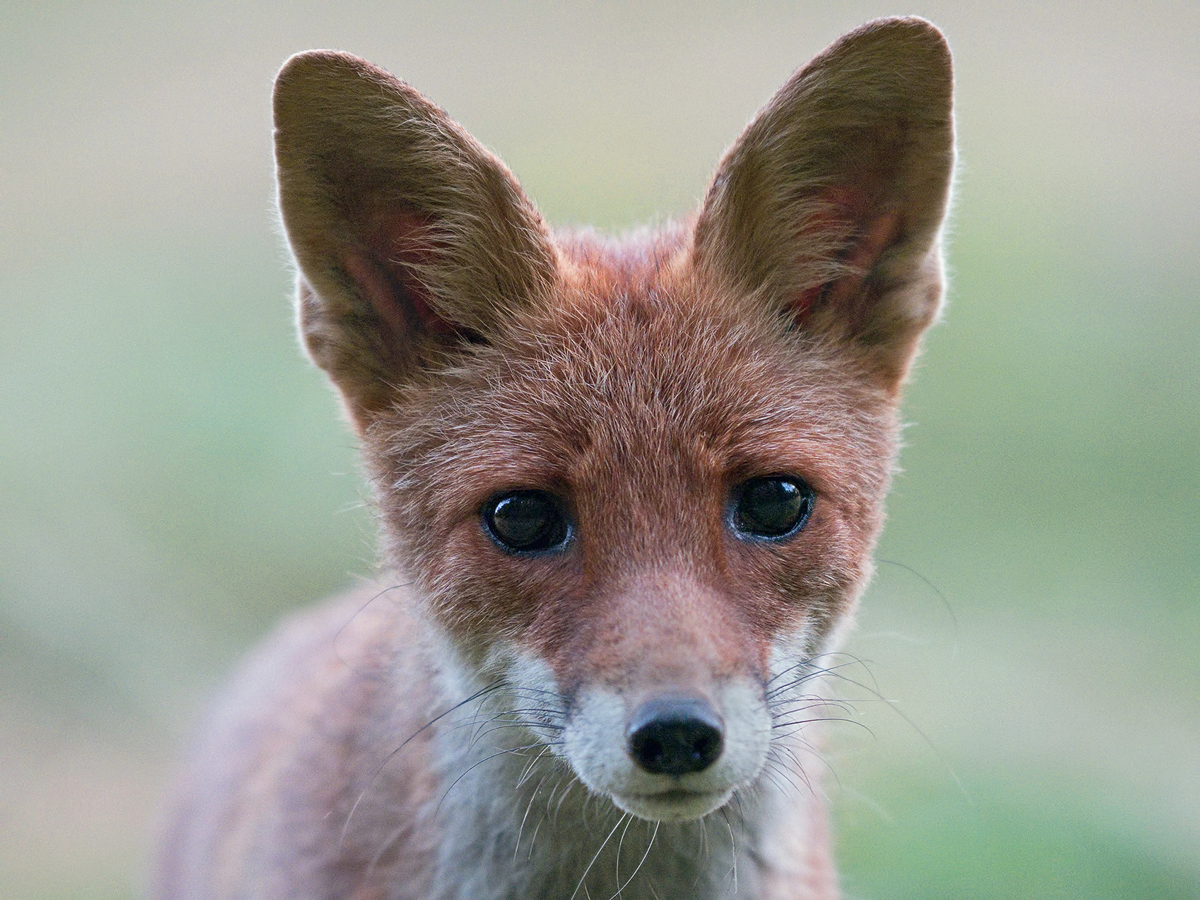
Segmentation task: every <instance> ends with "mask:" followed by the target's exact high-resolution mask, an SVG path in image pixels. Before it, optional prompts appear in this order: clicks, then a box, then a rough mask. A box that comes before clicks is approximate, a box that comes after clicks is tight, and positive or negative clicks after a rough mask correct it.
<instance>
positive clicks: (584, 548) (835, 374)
mask: <svg viewBox="0 0 1200 900" xmlns="http://www.w3.org/2000/svg"><path fill="white" fill-rule="evenodd" d="M950 98H951V73H950V60H949V54H948V51H947V49H946V46H945V43H944V41H943V40H942V38H941V35H940V34H939V33H938V32H937V31H936V30H935V29H934V28H933V27H932V26H930V25H928V23H925V22H922V21H920V20H915V19H903V20H888V21H882V22H878V23H872V24H871V25H868V26H866V27H864V28H863V29H860V30H859V31H857V32H854V33H852V34H850V35H848V36H847V37H845V38H843V39H842V40H841V41H839V42H838V43H836V44H834V45H833V46H832V47H830V48H829V49H828V50H826V51H825V52H824V53H823V54H821V55H820V56H819V57H817V58H816V59H815V60H814V61H813V62H811V63H810V64H809V65H808V66H806V67H805V68H803V69H801V70H800V71H799V72H797V73H796V75H794V76H793V77H792V79H791V80H789V82H788V83H787V84H786V85H785V86H784V87H783V88H782V89H781V90H780V92H779V93H778V94H777V95H776V96H775V97H774V98H773V99H772V100H771V101H770V103H768V105H767V106H766V107H764V109H763V110H762V111H761V112H760V113H759V114H758V115H757V116H756V117H755V118H754V120H753V121H752V122H751V123H750V124H749V126H748V127H747V128H746V130H745V132H743V134H742V135H741V137H740V138H739V139H738V140H737V141H736V142H735V144H734V145H733V147H732V148H731V149H730V150H729V151H728V153H727V154H726V156H725V157H724V159H723V160H722V161H721V162H720V164H719V166H718V168H717V171H716V174H715V175H714V177H713V180H712V182H711V184H710V186H709V188H708V191H707V193H706V195H705V198H704V200H703V202H702V203H701V205H700V208H699V210H698V212H697V213H696V214H695V215H693V216H692V217H690V218H688V219H687V220H685V221H683V222H681V223H679V224H677V225H675V226H672V227H670V228H668V229H666V230H665V231H664V232H663V233H661V234H657V235H652V236H645V235H641V236H633V237H630V238H627V239H621V240H616V239H607V238H602V237H599V236H596V235H593V234H590V233H574V234H561V235H554V234H553V233H551V232H550V231H549V229H548V228H547V227H546V225H545V224H544V222H543V221H542V219H541V217H540V215H539V214H538V213H537V211H536V208H535V207H534V205H533V204H532V202H531V201H530V200H529V199H528V198H527V197H526V196H525V195H524V193H523V192H522V191H521V189H520V187H519V185H518V184H517V182H516V180H515V179H514V178H513V176H512V174H511V173H510V172H509V171H508V170H507V169H506V168H505V167H504V166H503V164H502V163H501V162H500V161H499V160H498V159H497V158H496V157H494V156H493V155H492V154H490V153H489V152H488V151H486V150H485V149H484V148H483V147H481V146H480V145H479V144H478V143H477V142H476V141H475V140H474V139H473V138H471V137H470V136H469V135H468V134H466V132H465V131H463V130H462V129H461V127H459V126H458V125H457V124H456V123H454V122H453V121H452V120H451V119H450V118H449V117H448V116H447V115H446V114H445V113H444V112H443V111H442V110H440V109H439V108H437V107H436V106H434V105H433V104H432V103H430V102H429V101H428V100H426V99H425V98H424V97H422V96H421V95H420V94H419V93H417V92H416V91H415V90H413V89H412V88H411V87H409V86H408V85H406V84H404V83H403V82H401V81H399V80H397V79H396V78H394V77H393V76H391V75H389V74H387V73H386V72H383V71H382V70H380V69H377V68H375V67H373V66H371V65H370V64H368V63H366V62H364V61H362V60H360V59H357V58H355V57H351V56H348V55H346V54H341V53H336V52H332V51H314V52H312V53H307V54H301V55H300V56H297V57H294V58H293V59H292V60H291V61H289V63H288V64H287V65H286V66H285V68H284V69H283V71H282V72H281V73H280V76H279V79H278V82H277V87H276V95H275V112H276V125H277V132H276V147H277V159H278V174H279V182H280V205H281V209H282V213H283V220H284V224H285V227H286V230H287V234H288V238H289V241H290V243H291V246H292V249H293V252H294V253H295V257H296V261H297V264H298V269H299V272H300V277H299V297H300V303H299V307H300V313H299V319H300V328H301V333H302V336H303V339H304V342H305V344H306V346H307V348H308V351H309V353H310V354H311V356H312V357H313V359H314V360H315V361H316V362H317V363H318V364H319V365H320V366H321V367H322V368H324V369H325V370H326V371H327V372H328V373H329V375H330V377H331V378H332V380H333V382H334V384H335V385H336V387H337V388H338V390H339V392H340V395H341V397H342V399H343V402H344V405H345V409H346V412H347V415H348V417H349V419H350V421H351V423H352V424H353V426H354V428H355V429H356V431H357V433H358V434H359V436H360V438H361V442H362V448H363V453H364V458H365V460H366V466H367V470H368V473H369V475H370V478H371V482H372V484H373V486H374V491H375V496H376V501H377V504H378V509H379V514H380V519H381V522H382V525H383V533H384V552H385V556H386V559H387V561H388V563H389V564H390V565H391V566H392V567H393V568H394V569H395V570H396V571H398V572H400V573H402V576H401V579H402V580H405V581H411V583H412V585H413V590H412V595H413V597H414V598H415V600H414V602H415V604H416V606H417V612H418V615H419V616H420V618H421V619H422V620H423V621H425V622H427V623H428V624H429V626H430V629H431V632H432V634H433V635H434V637H433V641H434V642H435V644H436V647H437V651H436V657H437V660H438V663H437V668H438V673H437V677H439V678H440V679H442V681H443V682H444V684H445V685H446V686H447V693H448V694H449V695H450V696H457V697H460V698H461V697H471V696H479V695H480V694H481V693H484V692H490V694H491V695H492V702H493V703H494V704H495V705H496V708H497V709H498V710H499V713H498V716H499V718H500V719H502V720H503V721H504V722H505V723H506V725H510V726H511V727H512V729H513V730H514V734H516V735H517V736H514V737H513V738H512V741H513V742H514V743H521V744H522V746H530V747H536V748H537V752H541V753H544V754H546V755H549V756H551V757H553V758H555V759H558V760H560V761H561V762H563V763H564V764H565V765H566V766H567V767H568V768H569V770H570V771H571V772H572V773H573V774H574V776H575V777H576V778H578V780H579V781H581V782H582V783H583V784H584V785H586V787H587V788H588V789H590V791H591V792H593V793H594V794H597V795H600V796H601V797H604V798H607V799H608V800H611V801H612V803H613V804H615V806H616V807H617V808H618V809H620V810H622V811H624V812H626V813H630V814H632V815H634V816H638V817H641V818H644V819H649V820H654V821H673V820H690V819H697V818H700V817H703V816H705V815H707V814H709V813H711V812H713V811H714V810H716V809H719V808H720V807H722V806H723V805H724V804H726V803H727V802H728V801H729V800H730V798H731V797H733V796H734V795H735V794H737V793H738V792H746V791H748V790H750V789H751V788H753V787H754V786H755V785H756V784H757V783H758V782H759V781H760V779H761V778H762V776H763V771H764V767H766V766H768V765H770V764H771V763H772V761H776V762H779V761H781V760H784V758H785V757H787V756H789V755H794V753H793V748H794V746H795V745H796V744H797V743H798V742H801V741H802V740H803V739H802V738H801V737H799V736H798V735H797V733H796V732H797V727H798V726H797V722H798V721H802V720H805V719H807V718H810V717H817V718H819V711H817V710H818V708H819V705H820V702H821V701H820V695H821V691H820V688H819V684H820V681H821V677H822V674H823V672H824V670H825V668H826V666H827V662H826V656H827V654H829V653H830V652H831V651H833V650H834V649H836V647H837V645H838V641H839V640H840V637H841V635H842V634H843V633H844V631H845V629H846V628H847V626H848V623H849V622H850V621H851V618H852V614H853V610H854V607H855V604H856V603H857V600H858V597H859V595H860V593H861V592H862V590H863V588H864V586H865V584H866V582H867V580H868V578H869V575H870V571H871V561H870V560H871V551H872V548H873V546H874V542H875V540H876V537H877V534H878V531H879V528H880V525H881V522H882V518H883V499H884V494H885V493H886V490H887V486H888V481H889V477H890V473H891V470H892V466H893V460H894V455H895V445H896V432H897V413H896V406H897V402H898V396H899V390H900V387H901V384H902V383H903V381H904V379H905V377H906V374H907V372H908V370H909V367H910V364H911V361H912V359H913V356H914V354H915V352H916V349H917V345H918V340H919V337H920V335H921V333H922V332H923V331H924V329H925V328H926V327H927V326H928V325H929V324H930V323H931V322H932V321H933V320H934V319H935V318H936V316H937V312H938V307H939V302H940V297H941V292H942V265H941V250H940V232H941V227H942V220H943V217H944V214H945V210H946V204H947V199H948V191H949V185H950V179H951V172H952V167H953V126H952V116H951V99H950ZM808 710H814V711H813V712H812V714H811V716H810V715H808V714H806V711H808Z"/></svg>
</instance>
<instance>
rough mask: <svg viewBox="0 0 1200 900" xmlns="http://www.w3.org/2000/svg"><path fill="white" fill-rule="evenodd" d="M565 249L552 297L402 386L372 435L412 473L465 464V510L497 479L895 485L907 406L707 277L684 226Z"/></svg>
mask: <svg viewBox="0 0 1200 900" xmlns="http://www.w3.org/2000/svg"><path fill="white" fill-rule="evenodd" d="M565 249H566V251H567V253H569V254H570V255H569V257H568V258H569V260H570V261H571V262H572V263H573V265H571V266H570V267H569V268H568V270H567V275H566V276H565V277H564V278H563V279H562V281H561V283H560V284H559V286H558V289H557V290H556V291H555V292H554V294H553V296H552V298H551V300H550V302H548V303H546V304H544V305H543V306H541V307H540V308H537V309H534V310H531V311H529V312H528V313H526V314H524V315H520V316H516V317H514V318H513V319H512V320H510V321H509V323H508V327H507V328H506V329H505V331H504V332H503V333H501V334H500V335H497V336H496V337H495V338H494V339H493V340H492V341H491V342H490V343H489V344H488V345H484V346H479V347H476V348H473V351H472V352H471V353H470V354H468V355H466V356H465V357H463V358H460V359H459V360H458V361H457V362H456V365H455V366H454V367H453V368H450V369H447V370H445V371H443V372H441V373H439V377H437V378H435V379H429V380H426V381H423V382H420V383H417V384H414V385H412V386H411V387H410V388H408V389H406V390H404V391H402V392H400V393H399V394H398V396H397V401H396V404H395V406H394V408H393V411H392V413H391V414H390V415H388V416H386V417H384V418H383V419H382V420H381V421H380V422H379V423H377V426H376V427H375V428H373V429H372V433H371V434H370V435H368V436H367V438H366V443H367V444H368V445H373V451H374V456H375V458H376V459H377V460H378V461H379V462H381V463H384V464H385V465H386V467H387V468H388V469H391V470H392V474H393V476H394V477H395V479H398V480H399V482H400V483H404V484H408V485H411V486H414V487H416V486H418V485H421V484H426V485H430V484H436V483H437V482H438V481H439V480H445V479H446V477H447V473H450V477H451V478H452V480H453V481H454V482H455V484H456V487H455V489H454V491H453V494H454V496H455V498H457V499H456V501H450V502H449V503H448V505H447V507H444V508H443V513H449V514H450V515H455V514H456V513H460V512H462V511H470V510H473V509H475V508H477V507H478V504H479V503H481V502H482V501H483V500H484V499H486V497H487V496H489V495H490V494H492V493H495V492H497V491H500V490H508V489H516V488H546V489H554V490H558V491H562V492H566V493H568V494H586V493H591V494H602V495H604V496H606V497H609V498H610V499H616V498H625V499H630V500H636V497H630V496H629V494H630V493H631V492H633V493H638V492H646V491H649V492H654V493H657V492H659V491H661V490H662V489H663V488H665V487H668V486H670V487H672V488H674V489H675V490H677V491H678V490H683V491H687V492H694V491H696V490H702V491H703V490H708V486H709V485H710V484H711V483H712V482H713V481H714V479H716V480H717V481H722V480H727V479H740V478H747V477H752V476H754V475H765V474H772V473H777V472H790V473H794V474H798V475H801V476H803V477H804V478H805V479H806V480H808V481H809V482H810V483H811V484H812V485H813V487H814V488H816V489H817V490H818V491H822V490H828V491H829V492H830V493H841V492H848V493H851V494H854V495H865V494H876V493H881V492H882V491H883V489H884V487H885V486H886V479H887V473H888V469H889V468H890V460H891V444H892V442H893V441H892V437H893V432H894V425H893V421H892V420H893V412H892V404H890V403H889V402H888V398H887V396H886V394H885V392H884V391H882V390H881V389H879V388H878V387H877V386H876V384H875V382H873V381H872V380H871V379H870V378H869V377H867V376H866V375H865V374H864V373H862V372H860V371H858V370H856V368H855V367H854V365H853V362H852V361H851V360H848V359H847V357H846V354H845V352H844V350H842V351H840V352H838V351H837V350H835V349H831V348H827V347H825V346H823V345H822V344H821V342H820V341H818V340H814V339H813V338H811V337H809V336H805V335H802V334H798V333H789V332H788V330H787V327H786V322H785V320H784V318H783V317H782V316H777V315H774V314H772V313H771V312H770V311H769V310H764V309H761V308H759V307H758V306H755V305H754V304H752V303H747V302H744V301H743V298H738V297H736V296H732V295H730V294H728V293H726V292H722V291H721V290H720V289H719V288H716V287H714V286H712V285H709V284H706V283H704V282H703V281H702V280H700V279H698V278H697V277H695V275H694V273H693V272H692V271H691V270H690V268H689V267H688V266H687V264H686V253H687V250H686V248H685V247H680V246H678V245H677V244H675V243H674V242H673V241H672V239H671V238H670V236H668V237H667V238H665V239H664V238H663V237H661V236H660V237H658V238H656V239H652V240H650V241H645V242H631V243H626V244H616V243H614V242H612V241H608V240H602V239H599V238H590V236H583V237H580V236H575V237H573V238H571V239H570V240H569V242H567V243H566V247H565ZM381 457H382V458H381ZM388 462H390V465H388V464H387V463H388ZM385 483H391V484H392V485H393V486H399V485H398V483H397V481H396V480H391V479H389V481H388V482H385Z"/></svg>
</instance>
